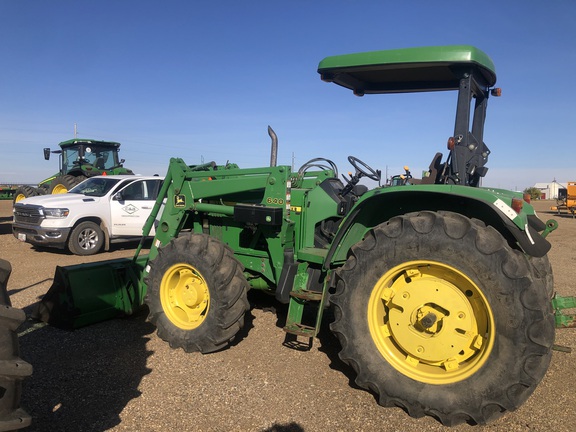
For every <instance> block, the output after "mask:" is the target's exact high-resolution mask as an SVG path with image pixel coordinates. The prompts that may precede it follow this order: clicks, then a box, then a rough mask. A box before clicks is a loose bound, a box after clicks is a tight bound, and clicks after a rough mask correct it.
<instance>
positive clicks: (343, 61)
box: [318, 45, 496, 95]
mask: <svg viewBox="0 0 576 432" xmlns="http://www.w3.org/2000/svg"><path fill="white" fill-rule="evenodd" d="M470 71H471V72H472V73H474V75H475V78H476V79H477V80H479V81H480V82H479V83H480V84H481V85H484V86H486V87H491V86H493V85H494V84H495V83H496V69H495V67H494V63H493V62H492V60H491V59H490V57H488V55H487V54H486V53H484V52H483V51H481V50H479V49H478V48H475V47H473V46H470V45H449V46H433V47H419V48H405V49H394V50H385V51H371V52H364V53H356V54H347V55H339V56H332V57H326V58H325V59H324V60H322V61H321V62H320V64H319V65H318V73H320V75H321V77H322V79H323V80H324V81H328V82H334V83H336V84H338V85H341V86H343V87H346V88H349V89H351V90H353V91H354V93H356V94H359V95H363V94H365V93H366V94H370V93H372V94H376V93H401V92H415V91H437V90H454V89H457V88H458V86H459V82H460V78H461V76H462V74H463V73H464V72H470Z"/></svg>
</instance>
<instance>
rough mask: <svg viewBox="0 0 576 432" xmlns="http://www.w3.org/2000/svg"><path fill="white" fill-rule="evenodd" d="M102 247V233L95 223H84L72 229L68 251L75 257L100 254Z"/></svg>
mask: <svg viewBox="0 0 576 432" xmlns="http://www.w3.org/2000/svg"><path fill="white" fill-rule="evenodd" d="M103 245H104V232H103V231H102V229H101V228H100V226H99V225H98V224H97V223H96V222H92V221H84V222H80V223H79V224H78V225H76V226H75V227H74V229H72V232H71V233H70V237H69V238H68V249H69V250H70V252H72V253H73V254H75V255H81V256H87V255H94V254H96V253H98V252H100V249H102V246H103Z"/></svg>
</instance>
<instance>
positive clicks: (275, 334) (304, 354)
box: [0, 201, 576, 432]
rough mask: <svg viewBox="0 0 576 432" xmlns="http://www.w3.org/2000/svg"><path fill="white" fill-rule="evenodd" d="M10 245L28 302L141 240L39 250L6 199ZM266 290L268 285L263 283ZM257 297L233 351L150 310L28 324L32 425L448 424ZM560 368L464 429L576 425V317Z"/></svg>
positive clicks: (557, 245)
mask: <svg viewBox="0 0 576 432" xmlns="http://www.w3.org/2000/svg"><path fill="white" fill-rule="evenodd" d="M551 204H552V203H551V202H550V201H542V202H537V203H536V206H537V209H538V210H539V214H540V217H541V218H542V219H544V220H546V219H549V218H551V217H554V218H555V219H556V220H558V222H559V224H560V227H559V229H558V230H557V231H555V232H553V233H552V234H551V235H550V236H549V239H550V241H551V242H552V244H553V248H552V250H551V252H550V254H549V256H550V260H551V262H552V266H553V269H554V276H555V284H556V291H557V292H558V293H559V294H560V295H564V296H566V295H573V296H575V295H576V287H575V285H574V280H573V274H572V270H573V269H574V268H575V267H576V250H575V248H574V243H575V240H576V220H575V219H572V217H571V216H568V215H561V216H555V215H554V214H552V212H550V211H548V210H547V209H549V207H550V205H551ZM0 238H1V241H0V256H1V257H2V258H4V259H7V260H8V261H10V262H11V264H12V267H13V272H12V276H11V278H10V281H9V284H8V292H9V294H10V296H11V299H12V303H13V305H14V306H15V307H18V308H23V309H24V310H25V311H26V312H27V314H29V313H30V312H31V311H32V309H33V305H34V304H35V303H36V302H37V301H38V299H39V298H40V297H41V296H42V295H43V294H44V293H45V292H46V290H47V289H48V288H49V286H50V284H51V278H52V277H53V275H54V268H55V267H56V265H69V264H76V263H80V262H87V261H100V260H107V259H111V258H118V257H130V256H132V254H133V252H134V248H135V245H134V244H125V245H123V246H121V247H116V248H115V249H114V250H113V251H111V252H108V253H103V254H100V255H98V256H96V257H91V258H90V259H85V258H80V257H76V256H74V255H71V254H69V253H66V252H61V251H56V250H37V249H34V248H32V247H31V246H30V245H28V244H24V243H20V242H18V241H17V240H16V239H15V238H14V237H13V236H12V234H11V202H9V201H0ZM256 294H258V293H256ZM250 299H251V302H252V304H253V308H252V310H251V314H250V316H249V317H248V319H247V325H246V326H245V331H244V332H243V334H242V337H241V338H240V340H239V341H238V342H237V343H236V344H235V345H234V346H232V347H231V348H230V349H227V350H225V351H223V352H219V353H215V354H210V355H201V354H196V353H195V354H186V353H184V352H183V351H182V350H173V349H171V348H170V347H169V346H168V345H167V344H166V343H165V342H163V341H162V340H160V339H159V338H158V337H157V336H156V334H155V329H154V327H153V326H152V325H151V324H150V323H148V322H147V321H146V312H145V311H143V313H141V314H139V315H138V316H134V317H131V318H126V319H117V320H112V321H108V322H104V323H100V324H97V325H93V326H90V327H86V328H83V329H80V330H76V331H74V332H68V331H63V330H59V329H56V328H53V327H41V328H37V329H35V328H34V327H32V328H31V325H32V324H33V323H31V322H27V323H25V324H23V326H22V328H21V330H22V333H21V337H20V349H21V357H22V358H23V359H24V360H26V361H28V362H30V363H32V365H33V366H34V374H33V376H32V377H30V378H29V379H27V380H26V381H25V382H24V388H23V396H22V406H23V407H24V408H25V409H26V410H27V411H28V412H29V413H30V414H31V415H32V417H33V424H32V426H31V427H30V428H29V429H28V431H51V432H53V431H71V432H72V431H106V430H111V431H168V430H178V431H275V432H288V431H294V432H298V431H307V432H308V431H376V430H381V431H404V430H411V429H412V430H428V431H438V430H448V429H449V428H445V427H443V426H442V425H440V424H439V423H438V422H437V421H435V420H433V419H431V418H423V419H418V420H416V419H412V418H410V417H409V416H408V415H407V414H405V413H404V412H403V411H402V410H400V409H397V408H383V407H380V406H379V405H378V404H377V403H376V401H375V398H374V396H373V395H372V394H371V393H369V392H366V391H364V390H361V389H359V388H357V387H356V386H355V384H354V376H353V373H352V372H351V370H350V369H349V368H348V367H347V366H346V365H344V364H343V363H342V362H341V361H340V360H339V358H338V354H337V353H338V351H339V344H338V342H337V340H336V339H335V338H334V337H333V336H332V335H331V333H330V332H329V331H327V330H326V329H324V331H323V332H322V333H321V335H320V337H319V338H318V339H316V340H315V341H314V345H313V347H312V349H311V350H310V351H299V350H295V349H290V348H288V347H286V346H284V345H283V341H284V332H283V331H282V328H281V327H280V326H279V325H278V324H277V321H278V319H279V318H280V319H281V317H282V312H283V309H278V310H276V309H275V308H274V307H275V306H277V305H276V304H275V303H271V302H269V300H267V299H266V298H262V297H261V295H254V294H251V298H250ZM556 334H557V338H556V343H557V344H559V345H562V346H566V347H571V348H572V349H573V352H572V353H565V352H560V351H555V352H554V354H553V358H552V363H551V366H550V369H549V371H548V373H547V375H546V377H545V378H544V380H543V382H542V383H541V384H540V386H539V387H538V388H537V389H536V391H535V393H534V394H533V395H532V396H531V397H530V399H529V400H528V401H527V402H526V403H525V404H524V405H523V406H522V407H521V408H520V409H518V410H517V411H515V412H512V413H508V414H507V415H505V416H504V417H503V418H502V419H500V420H499V421H497V422H495V423H493V424H491V425H489V426H486V427H478V426H476V427H472V426H468V425H463V426H458V427H454V428H450V430H454V431H464V430H467V431H469V430H488V431H506V432H509V431H526V430H530V431H545V430H546V431H548V430H553V431H555V432H560V431H573V430H574V428H575V427H576V391H575V387H576V378H575V377H576V360H575V359H576V329H562V330H558V331H557V333H556Z"/></svg>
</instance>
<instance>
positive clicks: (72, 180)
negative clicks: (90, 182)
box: [48, 174, 82, 195]
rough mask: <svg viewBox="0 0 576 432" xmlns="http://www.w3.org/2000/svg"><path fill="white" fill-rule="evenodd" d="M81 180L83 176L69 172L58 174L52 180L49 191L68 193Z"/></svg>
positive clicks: (52, 192) (54, 193)
mask: <svg viewBox="0 0 576 432" xmlns="http://www.w3.org/2000/svg"><path fill="white" fill-rule="evenodd" d="M81 181H82V179H81V178H79V177H75V176H71V175H68V174H66V175H61V176H58V177H56V178H55V179H54V180H52V181H51V182H50V186H49V187H48V193H49V194H52V195H56V194H63V193H66V192H68V191H69V190H70V189H72V188H73V187H74V186H76V185H77V184H78V183H80V182H81Z"/></svg>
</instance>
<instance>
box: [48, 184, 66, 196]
mask: <svg viewBox="0 0 576 432" xmlns="http://www.w3.org/2000/svg"><path fill="white" fill-rule="evenodd" d="M66 192H68V188H67V187H66V186H64V185H61V184H57V185H56V186H54V189H52V195H56V194H63V193H66Z"/></svg>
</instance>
